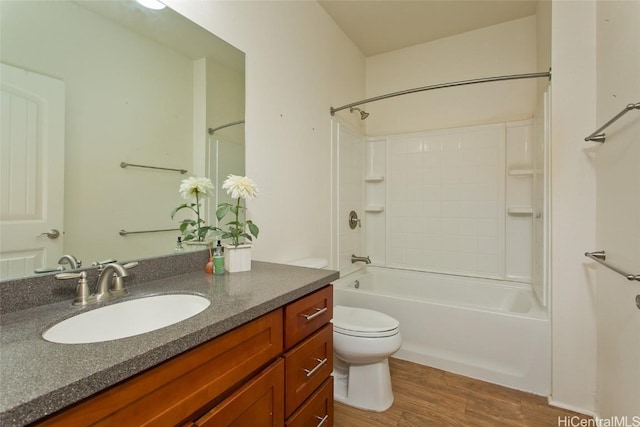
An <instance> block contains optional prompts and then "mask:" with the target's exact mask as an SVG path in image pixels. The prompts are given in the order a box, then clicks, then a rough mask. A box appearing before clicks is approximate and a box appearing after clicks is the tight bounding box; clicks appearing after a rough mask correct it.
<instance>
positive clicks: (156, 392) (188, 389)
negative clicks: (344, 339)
mask: <svg viewBox="0 0 640 427" xmlns="http://www.w3.org/2000/svg"><path fill="white" fill-rule="evenodd" d="M282 327H283V323H282V309H278V310H275V311H272V312H271V313H268V314H265V315H263V316H262V317H259V318H257V319H255V320H253V321H251V322H249V323H247V324H245V325H242V326H240V327H238V328H236V329H234V330H232V331H230V332H227V333H226V334H224V335H221V336H219V337H217V338H214V339H213V340H211V341H209V342H206V343H204V344H201V345H200V346H198V347H196V348H194V349H192V350H190V351H187V352H185V353H183V354H181V355H179V356H176V357H174V358H173V359H170V360H168V361H166V362H163V363H162V364H160V365H158V366H156V367H154V368H151V369H149V370H147V371H145V372H142V373H140V374H138V375H136V376H135V377H133V378H131V379H128V380H126V381H124V382H122V383H119V384H116V385H114V386H112V387H111V388H108V389H106V390H104V391H102V392H100V393H97V394H95V395H93V396H91V397H89V398H87V399H85V400H83V401H81V402H79V403H77V404H75V405H74V406H72V407H70V408H68V409H65V410H63V411H62V412H59V413H58V414H55V415H54V416H52V417H50V418H47V419H45V420H44V421H41V422H39V423H37V424H36V425H40V426H64V427H69V426H118V427H121V426H162V427H166V426H171V425H180V424H183V423H184V422H185V420H187V419H189V417H191V416H192V415H193V414H194V413H198V412H202V410H203V408H207V407H209V408H210V407H211V405H212V402H214V404H215V402H216V401H217V400H220V399H221V398H222V397H224V396H225V394H226V393H228V391H229V390H230V389H233V388H234V387H237V385H238V384H241V383H242V382H243V381H246V379H247V378H249V377H250V376H251V375H252V374H254V373H255V372H257V371H258V370H260V369H261V368H262V367H264V366H265V365H267V364H268V363H269V362H271V361H273V360H274V359H276V358H277V357H279V356H280V355H281V354H282V348H283V347H282Z"/></svg>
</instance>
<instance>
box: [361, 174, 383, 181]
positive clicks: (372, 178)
mask: <svg viewBox="0 0 640 427" xmlns="http://www.w3.org/2000/svg"><path fill="white" fill-rule="evenodd" d="M382 181H384V176H382V175H371V176H365V177H364V182H382Z"/></svg>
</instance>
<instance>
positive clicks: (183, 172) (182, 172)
mask: <svg viewBox="0 0 640 427" xmlns="http://www.w3.org/2000/svg"><path fill="white" fill-rule="evenodd" d="M127 166H131V167H135V168H146V169H158V170H163V171H173V172H180V173H181V174H183V175H184V174H185V173H187V172H189V171H188V170H186V169H174V168H161V167H159V166H145V165H134V164H133V163H127V162H120V167H121V168H123V169H124V168H126V167H127Z"/></svg>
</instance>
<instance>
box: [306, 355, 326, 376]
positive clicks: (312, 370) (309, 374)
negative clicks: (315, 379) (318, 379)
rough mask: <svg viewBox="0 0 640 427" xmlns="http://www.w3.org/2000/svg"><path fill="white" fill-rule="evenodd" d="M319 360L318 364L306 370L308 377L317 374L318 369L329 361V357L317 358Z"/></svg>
mask: <svg viewBox="0 0 640 427" xmlns="http://www.w3.org/2000/svg"><path fill="white" fill-rule="evenodd" d="M316 360H317V361H318V364H317V365H316V366H315V367H314V368H313V369H311V370H309V369H305V370H304V372H306V374H307V378H309V377H310V376H311V375H313V374H315V373H316V371H317V370H318V369H320V368H322V367H323V366H324V365H325V364H326V363H327V358H326V357H325V358H324V359H316Z"/></svg>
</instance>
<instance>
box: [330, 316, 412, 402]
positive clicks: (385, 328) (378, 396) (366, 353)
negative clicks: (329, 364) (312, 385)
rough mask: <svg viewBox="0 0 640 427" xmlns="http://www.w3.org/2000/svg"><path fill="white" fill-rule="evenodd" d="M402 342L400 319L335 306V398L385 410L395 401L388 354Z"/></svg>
mask: <svg viewBox="0 0 640 427" xmlns="http://www.w3.org/2000/svg"><path fill="white" fill-rule="evenodd" d="M401 344H402V337H401V335H400V322H398V321H397V320H396V319H394V318H393V317H391V316H388V315H386V314H384V313H380V312H378V311H373V310H367V309H364V308H356V307H344V306H340V305H337V306H335V307H334V308H333V353H334V356H335V357H334V358H333V376H334V378H335V381H334V399H335V400H337V401H338V402H342V403H344V404H347V405H350V406H355V407H356V408H361V409H368V410H371V411H378V412H382V411H385V410H387V409H389V407H390V406H391V404H392V403H393V391H392V390H391V377H390V376H389V362H388V357H389V356H391V355H392V354H393V353H395V352H396V351H398V349H399V348H400V345H401Z"/></svg>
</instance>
